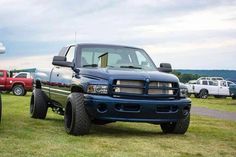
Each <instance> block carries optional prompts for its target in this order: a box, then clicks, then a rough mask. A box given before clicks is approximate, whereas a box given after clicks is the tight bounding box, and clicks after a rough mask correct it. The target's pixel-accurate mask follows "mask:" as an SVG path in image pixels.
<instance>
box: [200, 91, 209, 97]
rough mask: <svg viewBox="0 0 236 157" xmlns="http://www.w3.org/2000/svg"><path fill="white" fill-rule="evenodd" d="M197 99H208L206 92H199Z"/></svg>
mask: <svg viewBox="0 0 236 157" xmlns="http://www.w3.org/2000/svg"><path fill="white" fill-rule="evenodd" d="M199 97H200V98H201V99H206V98H207V97H208V91H207V90H205V89H202V90H201V91H200V93H199Z"/></svg>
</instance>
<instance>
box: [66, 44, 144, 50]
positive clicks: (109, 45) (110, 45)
mask: <svg viewBox="0 0 236 157" xmlns="http://www.w3.org/2000/svg"><path fill="white" fill-rule="evenodd" d="M74 45H77V46H91V47H96V46H102V47H103V46H108V47H123V48H132V49H141V50H143V49H142V48H138V47H133V46H126V45H113V44H98V43H78V44H72V45H70V46H74Z"/></svg>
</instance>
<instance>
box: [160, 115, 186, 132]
mask: <svg viewBox="0 0 236 157" xmlns="http://www.w3.org/2000/svg"><path fill="white" fill-rule="evenodd" d="M189 123H190V114H189V115H188V116H187V117H186V118H184V119H180V120H178V121H177V122H171V123H163V124H161V129H162V131H163V133H172V134H185V132H186V131H187V130H188V127H189Z"/></svg>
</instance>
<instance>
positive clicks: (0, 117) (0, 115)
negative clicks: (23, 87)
mask: <svg viewBox="0 0 236 157" xmlns="http://www.w3.org/2000/svg"><path fill="white" fill-rule="evenodd" d="M1 120H2V96H1V94H0V123H1Z"/></svg>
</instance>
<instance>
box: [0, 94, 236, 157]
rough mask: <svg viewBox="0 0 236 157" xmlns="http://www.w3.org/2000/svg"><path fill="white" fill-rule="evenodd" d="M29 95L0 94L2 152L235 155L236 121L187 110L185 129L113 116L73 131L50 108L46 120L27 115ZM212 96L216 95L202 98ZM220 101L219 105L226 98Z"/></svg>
mask: <svg viewBox="0 0 236 157" xmlns="http://www.w3.org/2000/svg"><path fill="white" fill-rule="evenodd" d="M29 98H30V96H29V95H27V96H26V97H15V96H13V95H6V94H4V95H3V103H4V108H3V109H4V111H3V114H4V115H3V119H2V120H3V121H2V123H1V125H0V156H1V157H5V156H9V157H12V156H17V157H21V156H22V157H25V156H40V157H42V156H48V157H53V156H55V157H59V156H66V157H67V156H102V157H104V156H115V157H124V156H129V157H130V156H131V157H132V156H134V157H137V156H152V157H153V156H165V157H166V156H167V157H168V156H170V157H173V156H180V157H186V156H191V157H203V156H206V157H209V156H214V157H217V156H219V157H220V156H236V122H232V121H223V120H216V119H211V118H206V117H199V116H192V120H191V125H190V128H189V131H188V132H187V133H186V134H185V135H165V134H162V132H161V130H160V127H159V126H158V125H151V124H143V123H120V122H118V123H113V124H109V125H105V126H93V127H92V130H91V134H89V135H86V136H82V137H80V136H77V137H75V136H70V135H67V134H66V133H65V131H64V127H63V117H62V116H59V115H56V114H54V113H53V112H52V111H51V110H49V112H48V116H47V119H46V120H35V119H31V118H29ZM212 101H213V102H214V101H216V100H214V99H209V100H207V101H206V102H207V103H211V102H212ZM220 101H222V105H225V103H226V102H228V100H220ZM224 101H225V103H224ZM199 102H200V103H201V105H209V104H204V103H203V101H200V100H199V101H198V100H196V99H193V103H194V104H196V103H199ZM213 104H214V103H213ZM225 106H226V107H225V108H227V107H228V105H225ZM235 107H236V106H235ZM227 110H228V109H227ZM229 110H231V109H229Z"/></svg>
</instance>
